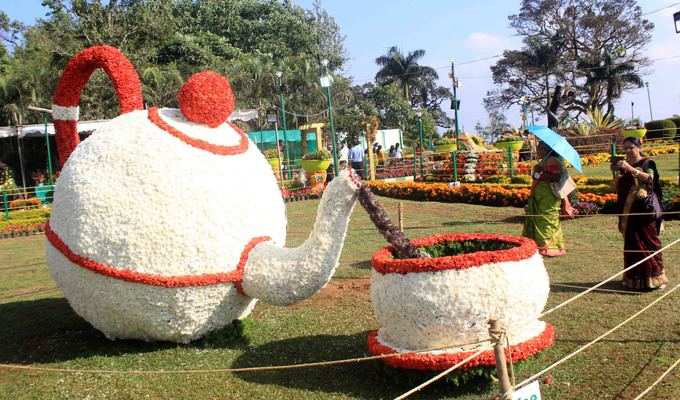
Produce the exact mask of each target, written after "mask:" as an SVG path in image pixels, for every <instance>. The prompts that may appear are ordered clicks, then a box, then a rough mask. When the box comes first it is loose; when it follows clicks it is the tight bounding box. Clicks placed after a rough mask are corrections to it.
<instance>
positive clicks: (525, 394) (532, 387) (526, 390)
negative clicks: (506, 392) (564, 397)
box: [512, 381, 541, 400]
mask: <svg viewBox="0 0 680 400" xmlns="http://www.w3.org/2000/svg"><path fill="white" fill-rule="evenodd" d="M512 400H541V388H540V387H539V386H538V381H533V382H531V383H530V384H528V385H526V386H524V387H523V388H521V389H520V390H518V391H516V392H515V393H513V395H512Z"/></svg>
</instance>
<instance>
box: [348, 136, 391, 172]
mask: <svg viewBox="0 0 680 400" xmlns="http://www.w3.org/2000/svg"><path fill="white" fill-rule="evenodd" d="M351 144H352V146H351V147H349V146H348V145H347V143H346V142H345V143H343V146H342V148H341V149H340V154H339V161H340V162H341V163H342V162H343V161H344V162H345V164H346V165H349V166H351V167H352V169H354V170H355V171H356V173H357V174H358V175H359V176H361V177H362V178H365V171H364V164H365V160H366V158H367V157H368V149H367V148H366V149H364V147H363V146H362V145H361V143H360V142H359V141H355V142H354V143H351ZM373 154H375V157H376V161H377V163H378V166H387V165H389V164H391V163H393V162H398V161H400V160H402V159H403V153H402V151H401V146H400V144H399V143H395V144H393V145H391V146H390V149H389V151H388V153H387V157H386V156H385V151H384V150H383V147H382V145H381V144H380V143H378V142H376V143H373Z"/></svg>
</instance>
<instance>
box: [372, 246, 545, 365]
mask: <svg viewBox="0 0 680 400" xmlns="http://www.w3.org/2000/svg"><path fill="white" fill-rule="evenodd" d="M412 243H413V244H414V245H416V246H418V247H419V248H426V249H430V250H429V252H430V253H431V254H432V251H433V250H434V254H433V257H432V258H408V259H398V258H395V257H394V256H393V248H392V247H391V246H390V247H385V248H383V249H381V250H379V251H377V252H376V253H375V254H374V255H373V259H372V265H373V272H372V277H371V279H372V282H371V301H372V304H373V308H374V312H375V315H376V318H377V320H378V321H379V324H380V329H379V330H377V331H373V332H370V333H369V336H368V348H369V350H370V352H371V353H372V354H375V355H378V354H386V353H408V354H404V355H401V356H394V357H388V358H385V359H384V362H385V363H387V364H388V365H390V366H393V367H397V368H405V369H416V370H444V369H446V368H449V367H451V366H452V365H454V364H456V363H458V362H460V361H461V360H463V359H464V358H466V357H468V356H469V355H471V354H472V353H473V352H474V351H475V350H476V348H478V347H479V346H480V345H482V344H484V343H483V342H484V341H485V340H487V338H488V321H489V320H490V319H496V320H498V321H499V322H500V324H501V325H502V326H504V327H505V329H506V331H507V334H508V338H509V340H510V347H509V349H508V350H507V351H508V356H509V357H511V358H512V360H513V361H519V360H523V359H526V358H528V357H529V356H531V355H533V354H536V353H537V352H539V351H541V350H542V349H544V348H546V347H548V346H550V345H551V344H552V343H553V340H554V328H553V327H552V326H551V325H550V324H547V323H544V322H542V321H540V320H538V316H539V314H540V313H541V311H542V310H543V308H544V306H545V304H546V301H547V299H548V294H549V291H550V286H549V278H548V274H547V272H546V270H545V267H544V265H543V259H542V258H541V256H540V255H539V254H538V251H537V248H536V244H535V243H534V242H533V241H531V240H529V239H526V238H523V237H515V236H504V235H495V234H462V233H451V234H442V235H434V236H429V237H425V238H421V239H416V240H413V241H412ZM479 342H482V343H481V344H479ZM474 343H478V344H476V345H475V344H474ZM471 344H472V345H471ZM486 344H488V343H486ZM434 348H436V349H438V350H436V351H430V352H425V353H417V354H416V353H413V352H414V351H421V350H426V349H434ZM493 365H495V356H494V354H493V350H489V351H486V352H484V353H482V354H481V355H480V356H478V357H476V358H474V359H472V360H471V361H469V362H468V363H467V364H465V365H464V366H463V368H472V367H478V366H493Z"/></svg>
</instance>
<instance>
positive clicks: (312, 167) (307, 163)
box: [300, 160, 331, 174]
mask: <svg viewBox="0 0 680 400" xmlns="http://www.w3.org/2000/svg"><path fill="white" fill-rule="evenodd" d="M300 164H301V165H302V169H304V170H305V172H307V173H310V174H313V173H315V172H321V171H323V172H326V170H327V169H328V167H329V166H330V165H331V160H302V161H301V162H300Z"/></svg>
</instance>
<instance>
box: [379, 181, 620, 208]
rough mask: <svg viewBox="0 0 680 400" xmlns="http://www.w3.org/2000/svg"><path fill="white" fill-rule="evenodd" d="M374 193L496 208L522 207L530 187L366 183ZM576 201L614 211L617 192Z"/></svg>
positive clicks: (589, 195)
mask: <svg viewBox="0 0 680 400" xmlns="http://www.w3.org/2000/svg"><path fill="white" fill-rule="evenodd" d="M368 185H369V187H370V188H371V190H373V192H374V193H376V194H378V195H381V196H386V197H393V198H397V199H405V200H418V201H441V202H447V203H467V204H477V205H484V206H498V207H506V206H512V207H524V205H525V204H526V203H527V200H528V199H529V193H530V189H529V187H528V186H524V185H487V184H463V185H460V186H457V187H452V186H449V185H448V184H445V183H422V182H380V181H371V182H369V183H368ZM579 201H583V202H590V203H593V204H595V205H597V206H598V207H601V208H602V212H614V210H615V209H616V194H614V193H606V194H596V193H579Z"/></svg>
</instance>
